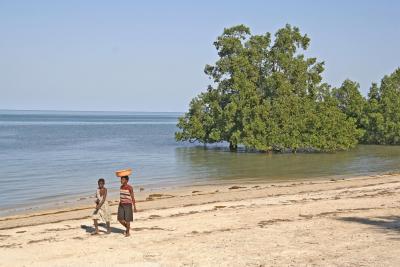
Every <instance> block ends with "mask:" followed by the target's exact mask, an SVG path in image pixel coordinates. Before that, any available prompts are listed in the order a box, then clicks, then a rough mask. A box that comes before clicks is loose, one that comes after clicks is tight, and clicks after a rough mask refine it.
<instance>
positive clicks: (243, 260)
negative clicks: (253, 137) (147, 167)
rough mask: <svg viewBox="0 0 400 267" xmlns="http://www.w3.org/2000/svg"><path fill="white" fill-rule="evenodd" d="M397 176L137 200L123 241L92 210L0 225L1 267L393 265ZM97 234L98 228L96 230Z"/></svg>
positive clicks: (398, 259) (212, 188)
mask: <svg viewBox="0 0 400 267" xmlns="http://www.w3.org/2000/svg"><path fill="white" fill-rule="evenodd" d="M399 196H400V175H399V174H387V175H376V176H368V177H357V178H350V179H330V180H318V181H298V182H282V183H270V184H262V183H258V184H232V185H227V184H224V185H209V186H196V187H183V188H180V189H176V190H170V191H165V192H164V191H160V192H159V193H158V192H157V193H154V192H151V193H149V192H146V191H143V192H140V193H139V194H138V196H137V199H138V200H139V201H138V208H139V212H138V213H136V214H135V220H134V222H133V223H132V235H131V237H128V238H126V237H124V236H123V234H122V229H123V228H122V227H121V226H120V225H119V224H118V222H117V221H116V215H115V213H116V209H117V201H116V200H113V201H112V202H111V207H112V211H113V218H114V220H113V222H112V227H113V228H112V233H111V234H110V235H106V234H104V232H102V233H101V234H100V235H99V236H91V235H90V232H91V231H92V230H93V226H92V221H91V219H90V213H91V211H92V207H91V206H81V207H71V208H68V209H63V210H49V211H46V212H38V213H33V214H25V215H18V216H11V217H3V218H0V266H7V267H8V266H400V253H399V252H400V198H399ZM103 230H104V229H103Z"/></svg>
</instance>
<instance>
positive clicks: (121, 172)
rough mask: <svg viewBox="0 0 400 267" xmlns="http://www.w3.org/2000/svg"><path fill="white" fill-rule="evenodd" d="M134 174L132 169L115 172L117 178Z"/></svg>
mask: <svg viewBox="0 0 400 267" xmlns="http://www.w3.org/2000/svg"><path fill="white" fill-rule="evenodd" d="M131 174H132V169H126V170H119V171H116V172H115V175H116V176H117V177H122V176H129V175H131Z"/></svg>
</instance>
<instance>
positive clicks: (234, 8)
mask: <svg viewBox="0 0 400 267" xmlns="http://www.w3.org/2000/svg"><path fill="white" fill-rule="evenodd" d="M399 11H400V1H395V0H393V1H390V0H386V1H366V0H365V1H361V0H358V1H357V0H353V1H340V0H336V1H327V0H321V1H312V0H303V1H300V0H298V1H235V0H231V1H222V0H221V1H207V0H203V1H183V0H182V1H172V0H171V1H161V0H160V1H78V0H71V1H41V0H36V1H11V0H10V1H5V0H0V109H23V110H81V111H96V110H101V111H155V112H161V111H170V112H183V111H186V110H187V108H188V104H189V102H190V100H191V99H192V98H193V97H195V96H196V95H197V94H199V93H200V92H202V91H204V90H205V88H206V87H207V85H208V84H210V80H209V79H208V77H207V76H206V75H205V74H204V72H203V70H204V66H205V64H213V63H214V62H215V61H216V60H217V53H216V50H215V48H214V46H213V45H212V43H213V42H214V40H215V39H216V38H217V36H218V35H220V34H221V33H222V31H223V29H224V28H226V27H230V26H234V25H237V24H245V25H247V26H249V27H250V28H251V30H252V33H253V34H263V33H265V32H271V33H275V31H276V30H277V29H279V28H281V27H283V26H284V25H285V24H286V23H289V24H291V25H293V26H297V27H299V28H300V30H301V31H302V32H303V33H307V35H308V36H309V37H310V38H311V44H310V47H309V50H308V51H307V55H308V56H313V57H317V59H318V60H319V61H324V62H325V68H326V69H325V72H324V73H323V77H324V81H325V82H328V83H329V84H331V85H332V86H340V84H341V83H342V82H343V80H345V79H347V78H349V79H352V80H355V81H357V82H359V83H360V86H361V91H362V94H363V95H366V94H367V93H368V89H369V87H370V85H371V83H372V82H379V81H380V79H381V78H382V77H383V76H384V75H386V74H390V73H392V72H393V71H394V70H395V69H396V68H398V67H400V50H399V47H400V34H399V33H400V30H399V29H400V16H399V14H398V12H399Z"/></svg>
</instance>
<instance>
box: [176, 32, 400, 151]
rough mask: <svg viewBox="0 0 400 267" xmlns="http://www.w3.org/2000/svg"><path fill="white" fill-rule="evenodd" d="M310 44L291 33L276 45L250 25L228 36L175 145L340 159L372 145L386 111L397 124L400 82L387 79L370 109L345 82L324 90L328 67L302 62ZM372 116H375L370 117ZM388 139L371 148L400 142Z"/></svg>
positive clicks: (276, 36) (218, 42)
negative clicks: (328, 154) (332, 154)
mask: <svg viewBox="0 0 400 267" xmlns="http://www.w3.org/2000/svg"><path fill="white" fill-rule="evenodd" d="M309 44H310V38H309V37H308V36H307V35H306V34H302V33H301V32H300V30H299V28H297V27H292V26H291V25H286V26H285V27H283V28H281V29H279V30H278V31H277V32H276V33H275V34H274V36H273V37H272V35H271V34H270V33H265V34H262V35H252V34H251V31H250V29H249V28H248V27H246V26H245V25H237V26H234V27H231V28H227V29H224V31H223V33H222V35H220V36H218V37H217V40H216V41H215V42H214V46H215V48H216V50H217V53H218V60H217V61H216V62H215V63H214V64H213V65H206V66H205V69H204V72H205V73H206V75H208V77H209V78H210V79H211V80H212V83H211V84H210V85H209V86H208V88H207V89H206V90H205V91H204V92H202V93H200V94H199V95H198V96H197V97H195V98H194V99H192V101H191V102H190V104H189V110H188V112H187V113H185V114H184V115H183V116H182V117H181V118H179V122H178V125H177V126H178V128H179V129H180V130H179V131H178V132H176V133H175V137H176V140H178V141H190V142H200V143H204V144H209V143H218V142H228V143H229V146H230V149H231V150H236V149H237V148H238V146H244V147H245V148H246V149H251V150H258V151H287V150H289V151H294V152H295V151H298V150H312V151H337V150H345V149H349V148H352V147H354V146H355V145H356V144H357V142H358V141H359V140H370V139H371V138H372V137H369V131H370V129H373V130H372V131H373V132H374V133H375V132H376V130H375V128H374V127H381V126H380V117H379V116H381V115H378V114H380V113H379V112H381V106H382V105H386V106H387V110H386V111H385V112H386V113H387V114H390V118H391V121H394V120H396V119H397V122H398V121H399V120H398V119H399V117H398V116H399V114H400V113H399V111H400V110H399V107H400V105H399V104H400V103H399V102H393V101H392V100H390V99H391V96H392V95H393V94H396V93H395V92H392V91H393V90H394V89H393V87H395V86H396V85H397V94H398V86H399V82H400V75H399V74H397V76H396V77H387V78H384V80H385V81H382V85H381V87H380V88H378V89H377V90H376V91H377V92H376V93H374V97H376V98H377V99H376V100H371V99H369V100H368V101H367V100H366V99H364V98H363V97H362V96H361V94H360V92H359V85H358V84H357V83H355V82H352V81H350V80H346V81H345V82H344V83H343V84H342V86H341V87H340V88H337V89H336V88H335V89H331V87H330V86H329V85H328V84H327V83H323V82H322V76H321V75H322V73H323V71H324V63H323V62H319V61H317V59H316V58H313V57H310V58H308V57H306V56H305V55H304V52H305V51H306V50H307V49H308V47H309ZM375 95H376V96H375ZM371 101H372V102H373V101H375V102H376V104H375V105H376V107H375V106H373V105H372V104H369V103H370V102H371ZM396 103H397V107H395V105H396ZM371 109H372V110H374V111H375V112H376V114H377V115H376V116H371V117H368V116H366V115H365V112H366V111H367V110H371ZM395 112H397V114H395ZM386 113H385V114H386ZM385 116H386V115H385ZM387 116H389V115H387ZM376 121H379V126H378V125H377V123H376ZM393 130H395V131H400V125H399V124H391V123H387V124H385V126H384V129H383V130H382V131H383V132H385V131H386V132H387V131H390V132H392V131H393ZM383 132H382V133H379V137H378V136H377V137H373V138H372V139H371V140H377V139H375V138H378V139H379V138H380V139H379V140H381V139H382V138H388V139H390V140H391V141H390V142H391V143H395V142H400V140H398V139H396V138H395V137H394V136H389V134H387V133H386V134H385V133H383ZM380 135H383V136H384V137H380ZM397 136H399V135H398V134H397ZM385 140H386V139H385Z"/></svg>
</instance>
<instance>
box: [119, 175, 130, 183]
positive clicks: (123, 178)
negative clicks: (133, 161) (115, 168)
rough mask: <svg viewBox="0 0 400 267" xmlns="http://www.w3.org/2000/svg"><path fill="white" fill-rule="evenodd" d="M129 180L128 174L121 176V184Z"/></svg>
mask: <svg viewBox="0 0 400 267" xmlns="http://www.w3.org/2000/svg"><path fill="white" fill-rule="evenodd" d="M128 181H129V176H121V184H127V183H128Z"/></svg>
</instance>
